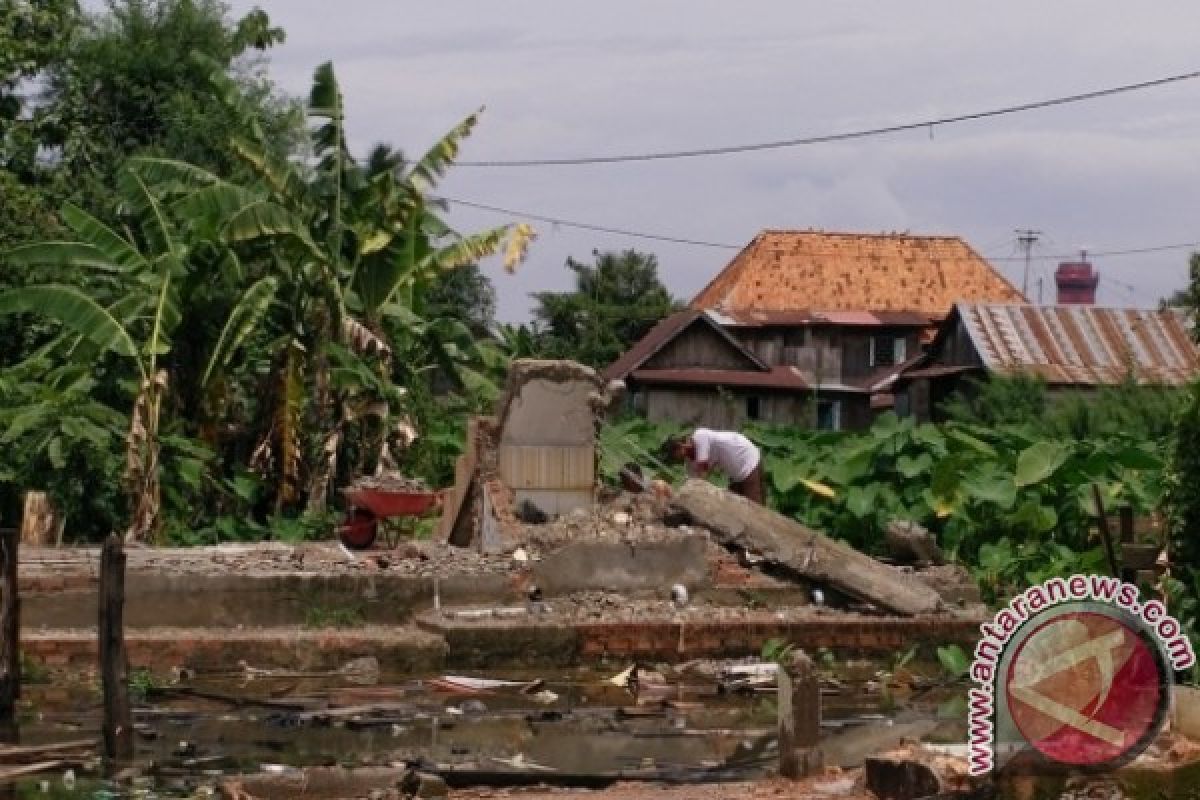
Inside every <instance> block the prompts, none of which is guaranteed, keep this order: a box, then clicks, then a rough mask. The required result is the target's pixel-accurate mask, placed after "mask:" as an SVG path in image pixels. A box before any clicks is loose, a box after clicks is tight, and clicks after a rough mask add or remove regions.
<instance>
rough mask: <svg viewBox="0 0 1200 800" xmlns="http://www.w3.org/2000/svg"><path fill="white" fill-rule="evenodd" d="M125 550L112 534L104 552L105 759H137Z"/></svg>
mask: <svg viewBox="0 0 1200 800" xmlns="http://www.w3.org/2000/svg"><path fill="white" fill-rule="evenodd" d="M124 609H125V550H124V546H123V545H122V543H121V537H120V536H118V535H117V534H115V533H113V534H109V536H108V538H107V539H105V540H104V549H103V550H102V551H101V553H100V620H99V626H98V630H97V635H98V636H99V637H100V641H99V651H100V678H101V682H102V684H103V689H104V725H103V738H104V757H105V758H107V759H109V760H111V761H117V762H129V761H132V760H133V713H132V710H131V709H130V707H129V664H128V662H127V659H126V656H125V626H124Z"/></svg>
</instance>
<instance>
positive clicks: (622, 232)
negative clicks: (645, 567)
mask: <svg viewBox="0 0 1200 800" xmlns="http://www.w3.org/2000/svg"><path fill="white" fill-rule="evenodd" d="M433 199H436V200H441V201H444V202H447V203H450V204H452V205H456V206H463V207H464V208H474V209H478V210H480V211H489V212H491V213H494V214H505V215H507V216H511V217H519V218H521V219H531V220H535V221H537V222H546V223H549V224H551V225H557V226H560V227H563V228H577V229H579V230H585V231H595V232H599V233H612V234H616V235H618V236H629V237H632V238H635V239H651V240H654V241H658V242H670V243H672V244H688V245H695V246H697V247H713V248H718V249H721V250H741V249H742V248H743V247H745V245H744V244H730V243H728V242H713V241H705V240H703V239H688V238H685V237H682V236H671V235H669V234H663V233H647V232H645V231H632V230H628V229H625V228H614V227H609V226H607V225H598V224H595V223H592V222H579V221H577V220H569V219H563V218H561V217H551V216H547V215H545V214H535V213H533V212H531V211H522V210H520V209H516V208H505V207H503V206H494V205H489V204H487V203H477V202H475V201H474V200H460V199H458V198H455V197H447V196H445V195H437V196H433ZM1183 249H1193V250H1200V242H1180V243H1178V244H1159V245H1150V246H1147V247H1130V248H1124V249H1120V250H1088V251H1087V253H1088V255H1089V256H1129V255H1139V254H1143V253H1158V252H1163V251H1166V250H1183ZM1078 256H1079V253H1078V252H1075V253H1057V254H1046V255H1035V256H1031V259H1030V260H1032V261H1067V260H1070V259H1073V258H1077V257H1078ZM984 258H985V260H986V261H994V262H1011V261H1020V262H1024V261H1025V256H1001V257H991V258H988V257H984Z"/></svg>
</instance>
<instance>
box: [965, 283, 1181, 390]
mask: <svg viewBox="0 0 1200 800" xmlns="http://www.w3.org/2000/svg"><path fill="white" fill-rule="evenodd" d="M955 312H956V314H957V316H958V317H959V318H960V319H961V320H962V323H963V326H964V328H965V329H966V331H967V335H968V336H970V338H971V341H972V343H973V344H974V346H975V350H976V352H977V353H978V354H979V357H980V358H981V359H982V360H983V363H984V365H985V366H986V367H987V368H988V369H990V370H994V371H997V372H1026V373H1032V374H1035V375H1039V376H1041V377H1042V378H1043V379H1044V380H1045V381H1046V382H1047V383H1051V384H1074V385H1111V384H1117V383H1120V382H1121V381H1123V380H1125V378H1126V377H1127V376H1132V377H1133V378H1135V379H1136V380H1137V381H1138V382H1139V383H1154V384H1166V385H1180V384H1184V383H1187V382H1189V381H1191V380H1192V379H1194V378H1195V377H1196V375H1197V373H1198V372H1200V351H1198V350H1197V348H1196V345H1195V344H1194V343H1193V341H1192V338H1191V334H1190V332H1189V330H1188V322H1187V320H1186V318H1185V317H1184V316H1183V315H1182V314H1181V313H1179V312H1178V311H1175V310H1165V311H1150V310H1144V309H1133V308H1096V307H1094V306H1073V305H1066V306H1029V305H990V304H986V305H985V304H979V305H974V304H967V303H960V304H958V305H957V306H956V307H955Z"/></svg>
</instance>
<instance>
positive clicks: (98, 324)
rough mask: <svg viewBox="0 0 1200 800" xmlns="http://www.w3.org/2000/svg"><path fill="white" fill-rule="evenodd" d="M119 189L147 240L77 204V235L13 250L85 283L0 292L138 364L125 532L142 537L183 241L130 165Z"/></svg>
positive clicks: (65, 344)
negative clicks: (104, 298) (73, 273)
mask: <svg viewBox="0 0 1200 800" xmlns="http://www.w3.org/2000/svg"><path fill="white" fill-rule="evenodd" d="M121 191H122V194H123V196H124V199H125V202H126V205H127V210H128V211H129V212H130V215H131V217H132V218H133V219H134V220H135V221H136V222H137V228H138V230H139V232H140V233H141V240H140V241H139V240H137V239H135V238H134V237H133V236H132V235H125V236H123V235H121V234H120V233H118V232H117V231H115V230H113V229H112V228H110V227H108V226H107V225H105V224H104V223H103V222H101V221H100V220H99V219H97V218H96V217H93V216H92V215H90V214H88V213H87V212H86V211H83V210H82V209H80V208H77V207H75V206H73V205H70V204H68V205H66V206H65V207H64V208H63V210H62V214H61V216H62V220H63V222H64V223H65V225H66V226H67V227H68V228H69V229H70V230H71V231H72V232H73V233H74V234H75V236H76V237H77V239H75V240H73V241H53V242H42V243H39V244H31V245H27V246H24V247H19V248H17V249H16V250H13V251H10V252H9V253H8V254H7V260H8V261H9V262H10V263H12V264H15V265H18V266H21V265H26V266H28V265H52V266H59V267H68V268H72V269H74V270H76V271H77V272H78V274H79V278H80V281H81V284H82V285H83V286H87V285H88V283H89V282H91V283H92V284H93V286H94V288H95V291H94V294H95V295H97V296H104V295H107V296H109V297H111V298H113V299H111V301H102V300H99V299H97V298H96V296H93V291H89V290H88V289H85V288H81V286H80V285H66V284H41V285H33V286H26V287H22V288H19V289H12V290H9V291H6V292H3V293H0V314H16V313H29V314H38V315H41V316H45V317H48V318H50V319H53V320H55V321H57V322H59V323H61V325H62V326H63V328H64V329H65V331H66V332H67V333H68V335H66V336H64V337H62V338H61V339H60V340H59V342H58V343H56V345H57V346H59V347H60V348H62V349H64V350H65V352H67V353H68V354H70V355H72V356H73V357H74V358H76V359H81V360H82V359H90V358H93V357H94V356H95V355H96V354H100V355H103V354H108V353H112V354H115V355H117V356H119V357H121V358H122V359H123V360H124V362H125V363H127V364H129V365H131V366H132V367H133V370H134V378H135V383H136V389H135V391H134V397H133V402H132V407H131V411H130V419H129V430H128V433H127V435H126V447H125V471H124V476H123V482H124V487H125V491H126V493H127V496H128V498H129V506H130V511H131V517H130V521H129V524H128V527H127V529H126V532H125V536H126V540H127V541H133V540H139V541H144V540H147V539H149V538H150V537H151V536H152V534H153V533H154V532H155V531H156V530H157V529H158V525H159V521H160V507H161V493H160V485H159V464H158V458H159V440H158V429H159V418H160V415H161V411H162V402H163V396H164V395H165V394H166V392H167V386H168V376H167V371H166V370H165V369H163V368H162V366H161V359H162V358H163V357H164V356H165V355H166V354H167V353H169V351H170V343H171V334H172V333H173V331H174V330H175V327H176V326H177V324H178V323H179V319H180V313H179V297H178V284H179V281H180V279H181V277H182V274H183V272H184V264H185V262H186V247H185V246H184V245H183V244H181V243H180V242H179V241H178V240H177V238H176V236H175V231H174V229H173V226H172V224H171V222H170V221H169V219H168V217H167V215H166V214H165V213H164V212H163V209H162V208H161V207H160V205H159V203H158V201H157V200H156V199H155V197H154V196H153V194H152V193H151V192H150V191H148V190H147V188H146V186H145V184H144V183H143V182H142V181H141V179H140V178H138V177H137V176H136V175H134V174H132V173H127V174H125V175H124V176H123V179H122V186H121Z"/></svg>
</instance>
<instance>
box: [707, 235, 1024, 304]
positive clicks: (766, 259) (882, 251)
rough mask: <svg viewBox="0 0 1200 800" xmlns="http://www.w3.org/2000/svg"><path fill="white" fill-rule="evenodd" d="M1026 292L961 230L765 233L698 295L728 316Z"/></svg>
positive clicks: (1014, 296)
mask: <svg viewBox="0 0 1200 800" xmlns="http://www.w3.org/2000/svg"><path fill="white" fill-rule="evenodd" d="M960 300H961V301H967V302H998V303H1019V302H1024V298H1023V297H1022V296H1021V293H1020V292H1019V291H1017V289H1016V288H1015V287H1014V286H1013V285H1012V284H1011V283H1009V282H1008V281H1007V280H1005V279H1004V276H1002V275H1001V274H1000V273H998V272H997V271H996V270H995V269H993V268H992V266H991V265H990V264H988V262H987V261H985V260H984V259H983V258H982V257H981V256H980V255H979V254H978V253H976V252H975V251H974V250H972V249H971V247H970V246H969V245H968V244H967V243H966V242H964V241H963V240H962V239H960V238H958V237H956V236H911V235H908V234H857V233H826V232H824V231H779V230H768V231H763V232H762V233H760V234H759V235H758V236H756V237H754V240H753V241H751V242H750V243H749V244H748V245H746V247H745V248H744V249H743V250H742V251H741V252H740V253H738V254H737V255H736V256H735V257H734V259H733V260H732V261H731V262H729V265H728V266H727V267H725V269H724V270H722V271H721V273H720V274H719V275H717V277H716V278H714V279H713V281H712V282H711V283H709V285H708V286H706V287H705V288H704V289H703V290H702V291H701V292H700V293H699V294H698V295H696V298H695V299H694V300H692V307H693V308H700V309H717V310H720V311H722V312H723V313H725V314H736V313H742V312H770V311H785V312H787V311H795V310H797V309H807V308H817V309H824V310H826V311H913V312H920V313H924V314H927V315H930V316H934V317H938V318H941V317H944V316H945V315H946V314H948V313H950V309H951V307H952V306H953V305H954V303H955V302H957V301H960Z"/></svg>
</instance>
